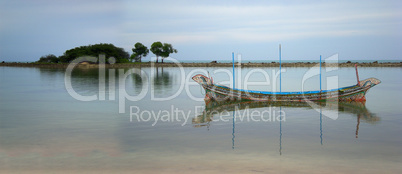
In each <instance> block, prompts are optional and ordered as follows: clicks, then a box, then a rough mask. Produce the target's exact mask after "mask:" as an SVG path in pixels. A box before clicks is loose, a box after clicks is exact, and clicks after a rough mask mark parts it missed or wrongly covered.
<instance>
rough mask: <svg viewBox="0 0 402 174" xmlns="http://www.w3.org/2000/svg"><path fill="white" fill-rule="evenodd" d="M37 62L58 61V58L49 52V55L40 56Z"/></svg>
mask: <svg viewBox="0 0 402 174" xmlns="http://www.w3.org/2000/svg"><path fill="white" fill-rule="evenodd" d="M38 62H41V63H59V58H57V57H56V56H55V55H53V54H49V55H46V56H42V57H40V58H39V60H38Z"/></svg>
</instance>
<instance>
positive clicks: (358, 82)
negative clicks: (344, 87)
mask: <svg viewBox="0 0 402 174" xmlns="http://www.w3.org/2000/svg"><path fill="white" fill-rule="evenodd" d="M355 68H356V77H357V85H359V86H360V80H359V72H357V64H355Z"/></svg>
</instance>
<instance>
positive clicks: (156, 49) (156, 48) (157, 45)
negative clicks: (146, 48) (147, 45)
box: [151, 41, 163, 63]
mask: <svg viewBox="0 0 402 174" xmlns="http://www.w3.org/2000/svg"><path fill="white" fill-rule="evenodd" d="M151 52H152V53H154V54H155V56H156V63H158V58H159V56H162V53H163V44H162V42H159V41H158V42H154V43H153V44H152V45H151Z"/></svg>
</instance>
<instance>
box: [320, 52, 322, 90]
mask: <svg viewBox="0 0 402 174" xmlns="http://www.w3.org/2000/svg"><path fill="white" fill-rule="evenodd" d="M321 90H322V89H321V55H320V92H321Z"/></svg>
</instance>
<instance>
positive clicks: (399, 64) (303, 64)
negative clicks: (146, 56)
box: [0, 62, 402, 68]
mask: <svg viewBox="0 0 402 174" xmlns="http://www.w3.org/2000/svg"><path fill="white" fill-rule="evenodd" d="M355 64H357V66H359V67H402V62H387V63H376V62H371V63H356V62H351V63H327V64H325V63H323V64H322V66H323V67H354V66H355ZM68 65H69V64H38V63H0V66H11V67H44V68H66V67H67V66H68ZM78 66H80V67H88V68H91V67H94V68H95V67H98V65H96V64H89V65H78ZM154 66H155V67H178V66H182V67H232V64H231V63H180V64H175V63H153V62H152V63H150V62H143V63H121V64H113V65H109V64H106V68H130V67H154ZM235 66H236V67H238V66H241V67H279V63H277V62H271V63H241V64H239V63H236V64H235ZM313 66H318V63H311V62H297V63H282V67H313Z"/></svg>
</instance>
